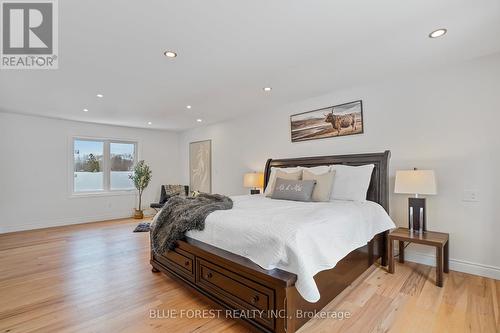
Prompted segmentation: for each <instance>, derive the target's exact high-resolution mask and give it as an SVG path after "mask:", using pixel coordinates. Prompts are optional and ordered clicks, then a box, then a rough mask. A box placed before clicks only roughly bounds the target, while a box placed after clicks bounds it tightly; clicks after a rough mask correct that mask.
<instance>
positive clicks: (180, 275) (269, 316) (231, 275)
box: [151, 151, 390, 332]
mask: <svg viewBox="0 0 500 333" xmlns="http://www.w3.org/2000/svg"><path fill="white" fill-rule="evenodd" d="M389 158H390V152H389V151H385V152H383V153H370V154H355V155H337V156H316V157H305V158H292V159H269V160H268V161H267V163H266V166H265V172H264V183H265V186H266V185H267V183H268V182H269V177H270V172H271V168H272V167H281V168H283V167H296V166H303V167H314V166H321V165H331V164H344V165H352V166H360V165H366V164H373V165H374V168H373V172H372V176H371V180H370V186H369V189H368V193H367V199H368V200H369V201H371V203H367V204H366V205H365V206H364V207H365V208H366V209H365V210H366V211H367V212H370V209H375V208H373V207H375V206H379V207H380V206H381V207H382V208H383V209H385V211H387V212H388V211H389V202H388V194H389V192H388V163H389ZM234 200H235V208H239V207H241V208H242V209H243V208H245V207H246V206H248V205H255V206H256V207H269V210H270V212H279V210H280V209H281V210H284V209H294V208H295V207H297V212H299V211H301V210H300V209H301V207H300V204H298V205H297V204H295V203H294V204H285V203H278V202H271V201H272V200H273V199H267V198H264V197H263V196H260V197H259V196H255V197H251V198H248V197H247V199H245V198H235V199H234ZM266 200H267V201H266ZM277 201H280V200H277ZM307 204H309V203H305V204H304V205H307ZM338 205H340V206H338ZM338 205H337V206H338V207H337V208H336V209H337V210H338V209H344V210H347V211H350V210H352V209H354V208H355V207H352V205H348V204H343V203H339V204H338ZM304 207H305V206H304ZM318 207H320V205H318ZM339 207H340V208H339ZM382 208H380V209H382ZM356 209H359V207H358V208H356ZM322 212H323V213H322V214H323V215H325V214H328V213H329V211H328V210H326V208H325V209H323V210H322ZM332 212H333V211H332ZM215 213H217V212H215ZM231 213H232V214H236V213H238V210H237V209H236V210H235V212H231ZM212 214H214V213H212ZM367 214H368V215H369V213H367ZM225 216H226V217H231V215H227V214H226V215H225ZM233 216H234V215H233ZM210 217H211V216H210V215H209V217H208V218H207V225H208V223H209V222H210V221H209V218H210ZM215 217H216V216H214V218H213V221H214V222H213V223H211V224H210V225H211V227H210V228H212V230H207V232H205V230H204V232H201V233H200V232H192V231H191V232H189V233H188V234H187V237H186V238H185V239H184V240H181V241H179V242H178V246H177V247H176V248H175V249H174V250H172V251H168V252H166V253H164V254H162V255H157V254H155V253H153V251H152V252H151V265H152V266H153V271H154V272H160V271H161V272H164V273H166V274H168V275H169V276H171V277H173V278H174V279H177V280H178V281H180V282H182V283H184V284H186V285H187V286H189V287H191V288H193V289H194V290H195V291H197V292H199V293H200V294H203V295H205V296H206V297H208V298H209V299H210V300H211V301H213V302H215V303H217V304H219V305H220V306H222V307H223V308H225V309H227V310H229V311H231V312H230V313H231V314H232V316H233V317H239V318H241V319H242V320H244V321H245V322H247V323H248V324H250V325H252V326H253V327H254V328H256V329H258V330H259V331H262V332H295V331H296V330H297V329H299V328H300V327H301V326H302V325H303V324H305V323H306V322H307V321H308V319H309V318H310V316H297V315H296V314H298V313H299V312H300V311H302V312H309V311H311V313H312V312H313V311H319V310H321V309H322V308H323V307H324V306H325V305H326V304H328V303H329V302H330V301H331V300H333V299H334V298H335V297H336V296H337V295H338V294H339V293H340V292H342V290H344V289H345V288H346V287H348V286H349V285H350V284H351V283H352V282H353V281H355V280H356V279H357V278H358V277H359V276H360V275H362V274H363V273H364V272H365V271H366V270H367V269H368V268H369V267H370V266H371V265H372V264H373V263H374V262H375V261H376V260H378V259H379V258H380V263H381V265H383V266H385V265H386V263H387V254H386V238H387V232H388V231H387V229H388V228H386V229H384V228H382V229H384V230H382V229H380V230H377V231H380V232H377V233H376V234H375V235H374V237H373V238H371V239H369V238H368V239H365V238H363V237H366V235H364V236H359V237H358V238H357V239H358V242H359V239H364V240H366V243H365V244H357V245H360V246H359V247H357V248H355V249H354V250H352V251H350V252H349V253H347V254H345V256H344V255H342V258H341V259H340V258H333V259H332V261H331V262H330V261H327V262H326V263H321V264H323V265H324V267H323V268H324V270H317V272H316V270H313V271H312V272H309V273H310V274H309V275H310V276H311V280H313V281H312V282H311V281H308V275H307V274H304V273H303V272H302V271H300V270H299V269H298V268H296V266H294V265H289V266H287V265H281V266H277V265H266V262H268V261H266V258H265V256H262V255H258V253H257V252H256V253H253V254H252V253H247V252H243V253H239V254H238V251H237V250H238V248H237V247H234V245H233V247H231V245H230V244H225V243H223V242H222V241H221V240H219V241H218V242H217V239H215V238H214V235H215V234H216V231H217V223H215V222H216V221H218V220H217V219H215ZM220 220H221V221H222V219H220ZM227 220H228V218H226V221H225V222H224V223H226V224H222V222H221V224H220V225H219V232H220V231H221V229H220V228H221V226H223V227H224V226H228V225H229V224H228V223H229V222H230V221H227ZM229 220H230V218H229ZM300 222H301V221H300V219H297V221H296V223H300ZM309 225H310V224H309ZM309 225H308V226H309ZM367 225H368V224H367ZM314 228H316V229H314ZM314 228H313V229H306V231H304V232H305V234H306V235H307V232H308V230H313V231H314V230H315V231H318V230H323V232H324V231H325V229H324V225H321V224H320V223H319V224H318V226H314ZM321 228H323V229H321ZM205 229H207V226H206V227H205ZM353 230H354V231H353V232H358V233H359V232H361V231H363V230H360V229H359V227H358V229H357V230H355V229H353ZM230 232H231V230H227V233H228V235H229V236H230V235H231V233H230ZM233 232H234V233H235V235H236V233H237V232H238V230H234V231H233ZM361 234H363V233H361ZM255 237H258V234H257V236H255ZM262 237H263V238H264V234H262ZM360 237H361V238H360ZM264 242H265V241H264ZM228 243H229V242H228ZM301 243H303V242H301ZM214 244H215V245H217V246H214ZM357 245H356V246H357ZM303 246H312V245H307V243H306V245H303ZM263 247H265V246H263ZM224 248H226V249H224ZM242 248H245V247H244V246H242ZM303 249H304V248H303ZM306 249H307V248H306ZM235 252H236V253H235ZM240 252H241V251H240ZM271 252H272V251H271ZM249 258H251V259H252V260H250V259H249ZM269 262H271V261H269ZM257 263H260V264H261V265H260V266H259V265H258V264H257ZM268 266H269V267H268ZM333 266H334V267H333ZM263 267H265V268H267V269H265V268H263ZM283 267H284V268H285V269H282V268H283ZM287 267H290V271H288V270H286V268H287ZM331 267H333V268H331ZM291 271H294V272H295V273H292V272H291ZM306 282H308V283H306ZM316 288H317V289H316ZM316 296H317V297H316ZM319 296H320V297H319Z"/></svg>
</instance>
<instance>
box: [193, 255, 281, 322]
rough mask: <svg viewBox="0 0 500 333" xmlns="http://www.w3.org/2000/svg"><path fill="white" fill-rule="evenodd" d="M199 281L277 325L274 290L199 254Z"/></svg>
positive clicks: (257, 317) (235, 305) (259, 319)
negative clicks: (275, 321) (204, 258)
mask: <svg viewBox="0 0 500 333" xmlns="http://www.w3.org/2000/svg"><path fill="white" fill-rule="evenodd" d="M196 266H197V267H196V284H197V285H198V286H199V287H201V288H203V289H205V290H207V291H208V292H210V293H211V294H212V295H214V296H216V297H218V298H219V299H220V300H222V301H223V302H225V303H226V304H228V305H230V306H231V307H233V308H236V309H243V310H247V311H248V313H249V314H250V315H251V316H255V319H254V320H255V321H257V322H259V323H261V324H263V325H265V326H267V327H269V328H273V327H274V319H273V316H272V314H271V313H270V312H269V311H270V310H273V309H274V290H272V289H269V288H267V287H264V286H263V285H261V284H259V283H258V282H256V281H252V280H249V279H247V278H244V277H243V276H241V275H238V274H236V273H234V272H232V271H229V270H227V269H224V268H222V267H220V266H218V265H216V264H213V263H211V262H208V261H205V260H203V259H199V258H196Z"/></svg>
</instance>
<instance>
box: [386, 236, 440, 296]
mask: <svg viewBox="0 0 500 333" xmlns="http://www.w3.org/2000/svg"><path fill="white" fill-rule="evenodd" d="M395 240H397V241H399V262H400V263H404V262H405V246H404V242H409V243H417V244H424V245H430V246H434V247H435V248H436V285H437V286H438V287H442V286H443V272H444V273H448V271H449V260H450V259H449V253H448V247H449V243H450V242H449V234H447V233H444V232H433V231H424V232H423V233H418V232H413V233H410V231H409V230H408V228H397V229H395V230H394V231H392V232H391V233H390V234H389V237H388V242H389V248H388V251H389V273H394V241H395Z"/></svg>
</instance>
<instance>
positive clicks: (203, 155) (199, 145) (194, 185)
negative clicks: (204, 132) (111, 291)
mask: <svg viewBox="0 0 500 333" xmlns="http://www.w3.org/2000/svg"><path fill="white" fill-rule="evenodd" d="M189 188H190V191H198V192H204V193H211V192H212V140H203V141H195V142H191V143H190V144H189Z"/></svg>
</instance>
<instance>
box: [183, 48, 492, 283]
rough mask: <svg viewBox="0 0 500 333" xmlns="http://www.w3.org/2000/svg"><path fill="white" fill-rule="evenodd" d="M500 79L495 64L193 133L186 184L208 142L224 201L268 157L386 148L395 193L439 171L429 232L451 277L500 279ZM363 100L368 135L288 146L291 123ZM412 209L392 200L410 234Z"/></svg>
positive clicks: (424, 253)
mask: <svg viewBox="0 0 500 333" xmlns="http://www.w3.org/2000/svg"><path fill="white" fill-rule="evenodd" d="M332 75H335V73H332ZM499 78H500V56H498V55H496V56H492V57H487V58H483V59H478V60H475V61H472V62H469V63H465V64H461V65H460V66H455V67H449V68H446V69H439V70H436V71H435V72H432V73H424V74H420V75H417V76H416V75H408V76H407V77H405V78H399V79H395V80H388V81H386V82H379V83H376V84H369V85H365V86H359V87H355V88H350V89H346V90H342V91H335V92H332V93H331V94H328V95H323V96H319V97H317V98H312V99H309V100H305V101H302V102H300V103H295V104H291V105H288V106H286V107H283V108H281V109H278V110H272V111H266V112H260V113H257V112H255V113H254V114H250V115H248V116H246V117H243V118H238V119H235V120H231V121H227V122H224V123H219V124H215V125H212V126H208V127H203V128H198V129H194V130H190V131H187V132H184V133H182V134H181V137H180V157H181V163H182V165H181V172H182V177H183V178H182V179H183V181H184V182H188V181H189V174H188V145H189V142H191V141H197V140H204V139H212V149H213V152H212V154H213V155H212V160H213V176H212V177H213V191H214V192H218V193H226V194H241V193H246V192H247V190H245V189H244V188H243V187H242V182H243V181H242V176H243V173H245V172H248V171H250V170H263V168H264V163H265V161H266V159H267V158H269V157H272V158H286V157H299V156H314V155H327V154H340V153H361V152H378V151H384V150H386V149H389V150H391V152H392V158H391V162H390V176H391V187H390V188H391V191H392V189H393V186H394V174H395V170H397V169H408V168H413V167H418V168H421V169H427V168H428V169H435V170H436V173H437V177H438V191H439V194H438V195H437V196H432V197H429V198H428V201H427V205H428V229H430V230H436V231H443V232H449V233H450V239H451V241H450V257H451V258H452V261H451V263H450V265H451V268H452V269H456V270H461V271H467V272H473V273H476V274H482V275H487V276H494V277H496V278H500V250H498V244H497V243H496V242H497V241H498V235H499V234H500V218H499V217H498V216H499V215H498V214H496V208H497V207H496V206H497V205H498V204H499V203H500V195H499V193H500V191H499V190H500V180H499V170H500V134H499V124H500V79H499ZM277 89H279V87H274V90H277ZM268 97H269V98H272V95H271V96H268ZM358 99H362V100H363V106H364V122H365V133H364V134H362V135H356V136H347V137H339V138H330V139H323V140H315V141H307V142H301V143H291V142H290V125H289V116H290V115H291V114H294V113H298V112H303V111H307V110H314V109H317V108H321V107H326V106H330V105H335V104H340V103H345V102H349V101H353V100H358ZM466 189H473V190H477V191H479V196H480V201H479V202H473V203H472V202H464V201H462V196H463V192H464V190H466ZM406 200H407V197H406V196H405V195H395V194H391V208H390V210H391V212H390V213H391V216H392V217H393V219H394V221H395V222H396V224H397V225H400V226H405V225H407V218H406V210H407V201H406ZM408 250H409V251H408V255H407V257H408V258H409V259H411V260H415V261H419V262H424V263H428V264H433V262H434V261H433V260H434V259H433V257H434V253H433V251H431V250H430V249H429V248H423V247H417V246H413V245H412V246H410V247H409V248H408Z"/></svg>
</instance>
